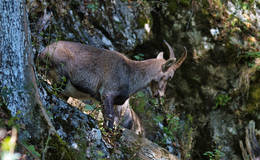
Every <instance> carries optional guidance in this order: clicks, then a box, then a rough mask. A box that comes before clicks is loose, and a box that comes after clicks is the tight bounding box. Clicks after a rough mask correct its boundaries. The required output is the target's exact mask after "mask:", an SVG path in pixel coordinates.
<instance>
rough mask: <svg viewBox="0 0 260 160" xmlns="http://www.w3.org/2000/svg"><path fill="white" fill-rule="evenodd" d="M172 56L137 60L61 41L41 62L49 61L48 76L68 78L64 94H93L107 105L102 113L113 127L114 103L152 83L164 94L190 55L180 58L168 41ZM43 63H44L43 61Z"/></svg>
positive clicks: (156, 91)
mask: <svg viewBox="0 0 260 160" xmlns="http://www.w3.org/2000/svg"><path fill="white" fill-rule="evenodd" d="M165 44H166V45H167V47H168V49H169V52H170V56H169V57H170V58H169V59H168V60H165V59H164V58H163V52H161V53H160V54H159V55H158V56H157V58H153V59H148V60H144V61H134V60H131V59H129V58H127V57H126V56H124V55H123V54H121V53H119V52H116V51H110V50H106V49H100V48H95V47H92V46H88V45H84V44H81V43H76V42H67V41H58V42H55V43H52V44H50V45H49V46H47V47H46V48H45V49H44V51H43V52H41V53H40V55H39V57H38V59H39V60H40V62H41V63H40V64H45V65H46V63H48V70H47V71H46V72H47V78H48V79H49V80H50V81H51V82H59V81H62V79H63V78H64V77H65V79H66V84H65V89H64V90H63V92H62V94H63V95H65V96H68V97H74V98H78V99H87V98H89V95H90V96H91V97H94V98H95V99H97V100H99V101H101V102H102V104H103V108H102V113H103V116H104V122H105V123H104V124H105V126H106V127H109V128H113V125H114V117H115V111H114V105H122V104H124V102H125V101H126V100H127V99H128V98H129V97H130V96H131V95H133V94H134V93H136V92H137V91H139V90H141V89H143V88H146V87H147V86H150V87H151V89H152V92H153V95H154V96H164V93H165V89H166V85H167V80H168V79H170V78H172V77H173V75H174V72H175V71H176V69H177V68H179V67H180V66H181V64H182V63H183V62H184V60H185V59H186V57H187V51H186V49H185V52H184V54H183V55H182V56H181V58H179V59H178V60H177V61H176V58H175V55H174V52H173V49H172V48H171V47H170V45H169V44H168V43H167V42H166V41H165ZM42 62H43V63H42Z"/></svg>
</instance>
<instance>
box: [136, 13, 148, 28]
mask: <svg viewBox="0 0 260 160" xmlns="http://www.w3.org/2000/svg"><path fill="white" fill-rule="evenodd" d="M137 23H138V28H144V25H145V24H146V23H149V21H148V20H147V18H146V17H145V16H144V15H140V16H139V17H138V19H137Z"/></svg>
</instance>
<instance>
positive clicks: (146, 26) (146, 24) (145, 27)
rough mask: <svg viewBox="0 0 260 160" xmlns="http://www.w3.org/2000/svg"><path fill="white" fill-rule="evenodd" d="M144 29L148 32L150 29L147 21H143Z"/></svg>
mask: <svg viewBox="0 0 260 160" xmlns="http://www.w3.org/2000/svg"><path fill="white" fill-rule="evenodd" d="M144 29H145V30H146V32H147V33H150V31H151V28H150V26H149V24H148V23H145V25H144Z"/></svg>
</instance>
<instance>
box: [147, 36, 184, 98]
mask: <svg viewBox="0 0 260 160" xmlns="http://www.w3.org/2000/svg"><path fill="white" fill-rule="evenodd" d="M164 43H165V44H166V45H167V47H168V49H169V52H170V56H169V59H168V60H165V59H164V58H163V52H160V53H159V54H158V56H157V59H161V64H162V65H161V72H160V74H158V77H157V78H156V79H154V80H153V81H152V82H151V85H150V87H151V90H152V92H153V96H155V97H158V96H160V97H163V96H164V95H165V90H166V85H167V81H168V80H169V79H171V78H172V77H173V75H174V72H175V71H176V69H177V68H179V67H180V66H181V64H182V63H183V62H184V60H185V59H186V57H187V50H186V48H185V47H184V49H185V52H184V54H183V55H182V57H181V58H180V59H179V60H178V61H177V62H176V57H175V55H174V52H173V49H172V47H171V46H170V45H169V44H168V43H167V42H166V41H164Z"/></svg>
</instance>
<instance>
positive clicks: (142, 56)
mask: <svg viewBox="0 0 260 160" xmlns="http://www.w3.org/2000/svg"><path fill="white" fill-rule="evenodd" d="M134 58H135V59H136V60H138V61H141V60H144V54H142V53H138V54H137V55H135V56H134Z"/></svg>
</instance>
